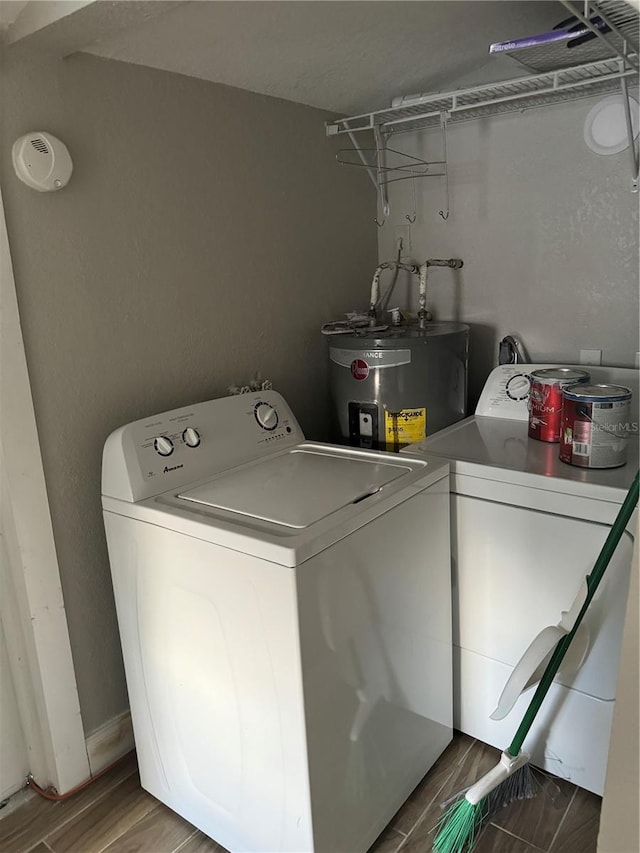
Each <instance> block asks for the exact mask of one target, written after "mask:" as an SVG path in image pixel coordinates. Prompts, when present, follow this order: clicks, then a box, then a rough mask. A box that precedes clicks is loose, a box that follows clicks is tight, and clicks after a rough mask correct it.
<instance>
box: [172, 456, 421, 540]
mask: <svg viewBox="0 0 640 853" xmlns="http://www.w3.org/2000/svg"><path fill="white" fill-rule="evenodd" d="M410 471H411V467H410V465H406V466H404V465H398V463H397V461H395V460H394V463H393V464H391V463H386V462H382V461H380V460H375V459H362V458H353V457H350V456H349V455H344V454H331V453H327V452H321V451H315V450H311V449H304V448H301V447H294V448H292V449H291V450H290V451H289V452H287V453H285V454H283V455H278V456H275V457H271V458H267V459H261V460H259V461H257V462H254V463H251V464H249V465H245V466H242V467H241V468H235V469H234V470H232V471H228V472H226V473H223V474H220V475H219V476H217V477H215V478H214V479H212V480H209V481H208V482H207V483H205V484H204V485H201V486H198V487H197V488H195V489H190V490H189V491H186V492H182V493H181V494H179V495H178V498H180V499H182V500H185V501H190V502H192V503H196V504H201V505H204V506H206V507H211V508H214V509H218V510H223V511H225V512H231V513H236V514H238V515H241V516H244V517H248V518H254V519H260V520H261V521H267V522H271V523H273V524H280V525H283V526H284V527H289V528H297V529H303V528H306V527H309V526H310V525H312V524H315V523H316V522H317V521H320V519H322V518H326V517H327V516H329V515H331V514H332V513H334V512H336V511H337V510H339V509H342V508H343V507H345V506H348V505H349V504H357V503H359V502H360V501H363V500H365V499H366V498H368V497H370V496H371V495H374V494H376V492H378V491H380V489H381V488H382V487H383V486H384V485H386V484H387V483H391V482H392V481H393V480H397V479H399V478H400V477H402V476H403V475H405V474H406V473H408V472H410Z"/></svg>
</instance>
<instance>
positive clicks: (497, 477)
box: [403, 364, 638, 794]
mask: <svg viewBox="0 0 640 853" xmlns="http://www.w3.org/2000/svg"><path fill="white" fill-rule="evenodd" d="M550 366H557V365H542V364H529V365H527V364H525V365H523V364H519V365H505V366H502V367H498V368H496V369H495V370H494V371H493V372H492V373H491V375H490V376H489V379H488V380H487V383H486V385H485V388H484V390H483V393H482V395H481V398H480V400H479V402H478V406H477V408H476V412H475V415H474V416H472V417H470V418H467V419H466V420H464V421H460V422H459V423H457V424H455V425H454V426H452V427H449V428H448V429H445V430H442V431H441V432H439V433H436V434H435V435H433V436H431V437H430V438H427V439H426V440H425V441H423V442H421V443H420V444H414V445H411V446H410V447H408V448H406V449H405V450H404V451H403V453H407V454H409V455H416V456H417V458H419V457H420V454H421V453H425V454H428V456H429V457H432V456H433V455H437V456H441V457H443V458H447V459H449V460H450V461H451V465H452V468H451V472H452V473H451V526H452V562H453V575H454V586H453V638H454V639H453V642H454V726H455V727H456V728H459V729H461V730H462V731H463V732H466V733H468V734H470V735H472V736H473V737H475V738H478V739H479V740H481V741H483V742H485V743H489V744H492V745H493V746H496V747H499V748H501V749H504V748H506V747H507V746H508V745H509V743H510V742H511V740H512V737H513V735H514V734H515V731H516V729H517V727H518V724H519V722H520V720H521V719H522V716H523V714H524V711H525V710H526V707H527V705H528V703H529V701H530V699H531V696H532V692H533V690H534V687H530V688H529V689H527V690H525V691H524V692H523V693H522V694H521V695H520V698H519V699H518V701H517V702H516V704H515V706H514V707H513V709H512V710H511V712H510V713H509V714H508V716H506V717H505V718H503V719H502V720H492V719H490V715H491V714H492V713H493V712H494V710H495V709H496V706H497V705H498V700H499V698H500V696H501V693H502V690H503V687H504V686H505V684H506V682H507V679H508V678H509V676H510V675H511V672H512V670H513V668H514V667H515V665H516V664H517V663H518V661H519V660H520V658H521V656H522V655H523V654H524V652H525V651H526V650H527V648H528V646H529V644H530V643H531V641H532V640H533V639H534V638H535V637H536V636H537V635H538V634H539V632H540V631H541V630H542V629H543V628H545V627H546V626H555V625H557V624H558V623H559V622H560V619H561V613H562V611H568V610H569V609H570V607H571V605H572V603H573V601H574V599H575V597H576V595H577V593H578V591H579V589H580V587H581V585H583V584H584V581H585V578H586V575H587V574H589V573H590V571H591V570H592V568H593V564H594V562H595V560H596V558H597V556H598V554H599V552H600V549H601V547H602V545H603V543H604V540H605V538H606V536H607V533H608V531H609V526H610V525H611V523H612V522H613V520H614V519H615V517H616V514H617V512H618V510H619V508H620V504H621V503H622V501H623V500H624V497H625V495H626V493H627V490H628V488H629V486H630V485H631V482H632V480H633V478H634V476H635V474H636V471H637V470H638V371H637V370H632V369H624V368H605V367H587V368H584V369H586V370H589V371H590V373H591V377H592V381H594V382H608V383H615V384H620V385H626V386H628V387H630V388H631V389H632V390H633V393H634V397H633V400H634V403H633V405H632V412H631V427H632V430H633V431H632V432H631V437H630V439H629V442H628V461H627V464H626V465H624V466H623V467H620V468H611V469H606V470H587V469H584V468H577V467H573V466H571V465H567V464H565V463H564V462H561V461H560V460H559V458H558V447H559V445H557V444H548V443H546V442H541V441H537V440H535V439H531V438H528V435H527V431H528V409H527V394H528V387H529V380H528V376H527V375H528V374H529V373H530V372H531V371H532V370H534V369H537V368H541V367H550ZM632 530H633V526H632V524H630V525H628V527H627V530H626V531H625V533H624V534H623V538H622V540H621V542H620V544H619V546H618V548H617V550H616V553H615V554H614V556H613V559H612V561H611V563H610V564H609V567H608V569H607V572H606V574H605V577H604V580H603V582H602V584H601V585H600V587H599V589H598V592H597V594H596V598H595V599H594V601H593V602H592V604H591V607H590V610H589V611H588V613H587V616H586V617H585V621H584V623H583V626H584V630H583V628H581V632H582V635H581V637H580V642H578V637H576V641H575V642H574V644H573V645H572V651H571V652H570V653H569V655H568V656H567V659H566V661H565V664H564V665H563V667H562V670H561V673H559V675H558V676H557V678H556V680H555V682H554V684H553V685H552V687H551V690H550V691H549V693H548V694H547V698H546V699H545V702H544V704H543V706H542V708H541V710H540V712H539V713H538V716H537V718H536V722H535V724H534V726H533V727H532V729H531V731H530V733H529V736H528V738H527V740H526V741H525V743H524V747H523V748H524V749H525V750H527V751H529V752H531V753H532V756H533V759H532V760H533V763H534V764H536V765H538V766H543V767H544V768H546V769H547V770H549V771H550V772H552V773H554V774H556V775H558V776H561V777H564V778H566V779H570V780H571V781H572V782H574V783H575V784H577V785H579V786H581V787H583V788H587V789H588V790H590V791H594V792H595V793H597V794H602V792H603V787H604V779H605V771H606V764H607V754H608V748H609V735H610V728H611V720H612V715H613V706H614V699H615V690H616V678H617V672H618V662H619V655H620V645H621V637H622V628H623V623H624V617H625V609H626V600H627V593H628V584H629V572H630V566H631V555H632V548H633V537H632V532H631V531H632ZM574 647H575V648H574ZM581 652H582V653H584V654H585V655H586V657H584V660H583V661H582V664H581V665H580V660H579V658H580V657H581V654H580V653H581Z"/></svg>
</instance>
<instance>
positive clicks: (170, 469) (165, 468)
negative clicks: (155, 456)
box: [164, 465, 184, 474]
mask: <svg viewBox="0 0 640 853" xmlns="http://www.w3.org/2000/svg"><path fill="white" fill-rule="evenodd" d="M178 468H184V465H174V466H173V467H171V468H170V467H169V466H168V465H165V466H164V473H165V474H168V473H169V471H177V470H178Z"/></svg>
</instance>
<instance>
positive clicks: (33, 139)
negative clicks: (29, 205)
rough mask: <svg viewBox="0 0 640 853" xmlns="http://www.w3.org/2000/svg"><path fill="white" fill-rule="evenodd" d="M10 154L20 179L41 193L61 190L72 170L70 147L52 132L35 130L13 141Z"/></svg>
mask: <svg viewBox="0 0 640 853" xmlns="http://www.w3.org/2000/svg"><path fill="white" fill-rule="evenodd" d="M11 157H12V159H13V168H14V169H15V173H16V175H17V176H18V177H19V178H20V180H21V181H23V182H24V183H25V184H26V185H27V186H28V187H31V188H32V189H34V190H38V192H41V193H46V192H51V191H54V190H60V189H62V187H64V186H66V185H67V184H68V183H69V178H70V177H71V173H72V172H73V163H72V162H71V155H70V154H69V151H68V150H67V146H66V145H65V144H64V142H60V140H59V139H56V137H55V136H53V135H52V134H51V133H43V132H42V131H34V132H33V133H27V134H25V135H24V136H21V137H20V139H17V140H16V141H15V142H14V143H13V148H12V149H11Z"/></svg>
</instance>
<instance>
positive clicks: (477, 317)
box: [379, 93, 640, 400]
mask: <svg viewBox="0 0 640 853" xmlns="http://www.w3.org/2000/svg"><path fill="white" fill-rule="evenodd" d="M636 97H637V93H636ZM599 100H600V98H589V99H585V100H580V101H573V102H570V103H565V104H562V105H558V106H552V107H544V108H541V109H536V110H529V111H526V112H524V113H514V114H512V115H505V116H501V117H495V118H485V119H482V120H479V121H471V122H465V123H462V124H458V125H454V126H452V127H451V128H450V129H449V133H448V160H449V172H450V196H451V206H450V215H449V219H448V220H446V221H444V220H443V219H442V218H441V217H440V216H439V214H438V211H439V210H441V209H443V207H444V206H445V179H444V178H442V177H432V178H422V179H418V180H416V181H415V196H416V198H415V203H414V198H413V193H412V182H411V181H403V182H398V183H394V184H392V185H391V191H390V199H391V217H390V219H389V220H387V222H385V225H384V227H383V228H381V229H380V236H379V244H380V259H381V260H387V259H389V258H392V257H394V253H395V244H394V241H395V240H396V238H397V236H398V234H399V233H401V232H398V230H397V227H398V226H399V225H403V226H407V224H408V223H407V221H406V220H405V219H404V217H405V216H406V215H410V216H411V215H412V214H413V212H414V208H415V209H416V212H417V215H418V218H417V220H416V222H415V224H414V225H413V226H411V241H412V251H411V254H412V256H413V257H415V258H416V259H418V260H424V259H425V258H429V257H451V256H458V257H461V258H463V259H464V268H463V269H462V271H461V272H460V273H459V274H453V273H451V272H450V271H449V270H446V271H444V270H433V271H432V272H431V274H430V277H429V282H428V302H429V304H430V306H431V308H432V309H433V311H434V313H435V315H436V317H437V318H438V319H461V320H464V321H466V322H469V323H470V324H471V352H470V380H471V392H472V393H471V398H472V400H473V399H474V398H475V397H476V396H477V394H478V393H479V391H480V390H481V387H482V383H483V382H484V380H485V378H486V376H487V374H488V373H489V371H490V369H491V368H492V367H493V366H495V364H496V363H497V353H498V342H499V340H500V338H501V337H503V336H504V335H505V334H510V333H513V334H515V335H516V336H517V337H519V338H520V339H521V340H522V341H523V343H524V344H525V346H526V348H527V349H528V352H529V354H530V356H531V358H532V359H534V360H540V361H568V362H577V361H578V359H579V352H580V350H581V349H601V350H602V363H603V364H611V365H620V366H630V367H632V366H633V364H634V359H635V353H636V351H637V350H638V349H640V345H639V343H638V194H637V193H636V194H632V193H631V192H630V187H631V167H630V163H629V151H628V150H627V151H623V152H621V153H619V154H617V155H610V156H601V155H597V154H595V153H593V152H592V151H591V150H590V149H589V148H587V146H586V144H585V142H584V138H583V127H584V122H585V118H586V116H587V114H588V113H589V111H590V109H591V108H592V107H593V106H594V104H596V103H598V102H599ZM393 147H394V148H398V149H400V150H402V151H406V152H408V153H411V154H416V155H418V156H422V157H425V158H426V159H429V158H431V159H434V160H438V159H441V155H442V140H441V135H440V132H439V131H428V132H422V133H415V132H414V133H410V134H402V135H400V136H398V138H397V139H394V140H393ZM405 232H406V229H405ZM414 281H415V279H414ZM400 285H401V286H400V288H399V298H398V300H397V301H398V302H399V303H400V304H401V305H402V304H405V300H406V301H407V302H409V301H412V302H413V305H414V306H415V305H416V304H417V303H416V300H415V293H416V292H417V285H416V284H414V287H413V293H412V294H411V297H412V299H410V296H409V294H408V293H407V285H406V281H401V282H400ZM383 286H384V281H383ZM392 304H396V301H395V300H394V301H393V303H392Z"/></svg>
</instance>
